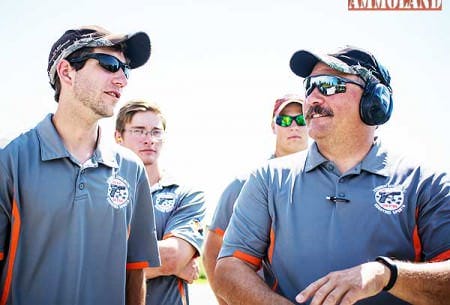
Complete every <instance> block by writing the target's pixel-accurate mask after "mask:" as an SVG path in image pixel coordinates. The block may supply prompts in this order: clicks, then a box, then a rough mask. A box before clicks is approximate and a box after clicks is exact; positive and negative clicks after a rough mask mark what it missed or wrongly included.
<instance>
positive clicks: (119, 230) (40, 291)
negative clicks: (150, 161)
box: [0, 26, 160, 305]
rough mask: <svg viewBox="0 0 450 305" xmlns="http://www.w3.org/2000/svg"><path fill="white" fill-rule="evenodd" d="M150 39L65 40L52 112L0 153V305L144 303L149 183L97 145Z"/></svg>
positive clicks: (136, 165)
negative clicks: (102, 121)
mask: <svg viewBox="0 0 450 305" xmlns="http://www.w3.org/2000/svg"><path fill="white" fill-rule="evenodd" d="M149 57H150V40H149V37H148V35H147V34H146V33H144V32H137V33H133V34H127V35H118V34H113V33H111V32H109V31H107V30H105V29H103V28H101V27H98V26H88V27H82V28H78V29H72V30H68V31H66V32H65V33H64V34H63V35H62V36H61V38H59V39H58V41H57V42H55V44H54V45H53V47H52V49H51V52H50V55H49V61H48V70H47V72H48V76H49V79H50V84H51V86H52V87H53V88H54V89H55V100H56V101H57V102H58V106H57V109H56V112H55V113H54V114H49V115H47V116H46V117H45V118H44V119H43V120H42V121H41V122H40V123H39V124H38V125H37V126H36V127H35V128H33V129H31V130H30V131H28V132H27V133H25V134H22V135H20V136H19V137H18V138H16V139H15V140H13V141H12V142H11V143H10V144H9V145H7V146H6V147H5V148H4V149H3V150H2V151H1V152H0V172H1V173H2V174H1V175H0V207H1V209H0V259H1V266H0V267H1V269H0V272H1V278H0V289H1V290H2V294H1V299H0V304H84V305H85V304H92V305H94V304H117V305H123V304H125V302H127V304H135V303H138V302H142V301H143V300H144V297H145V286H144V285H143V271H142V270H143V268H145V267H150V266H152V267H155V266H159V264H160V261H159V254H158V250H157V249H158V248H157V240H156V232H155V223H154V215H153V208H152V204H149V202H148V200H149V198H151V196H150V189H149V183H148V180H147V175H146V173H145V169H144V167H143V165H142V162H140V160H139V158H138V157H137V156H136V155H134V154H133V153H131V152H130V151H128V150H124V149H122V148H121V147H120V146H117V145H115V144H112V143H111V144H110V142H108V141H105V139H104V137H103V136H102V133H101V130H100V128H99V125H98V121H99V119H101V118H105V117H110V116H112V115H113V109H114V106H115V105H116V104H117V102H118V101H119V98H120V96H121V94H122V90H123V88H124V87H125V86H126V85H127V82H128V77H129V74H130V70H131V69H134V68H137V67H140V66H142V65H143V64H145V63H146V62H147V60H148V58H149Z"/></svg>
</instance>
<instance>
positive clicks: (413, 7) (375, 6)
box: [348, 0, 442, 11]
mask: <svg viewBox="0 0 450 305" xmlns="http://www.w3.org/2000/svg"><path fill="white" fill-rule="evenodd" d="M348 10H349V11H442V0H348Z"/></svg>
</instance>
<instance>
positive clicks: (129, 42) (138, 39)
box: [123, 32, 151, 69]
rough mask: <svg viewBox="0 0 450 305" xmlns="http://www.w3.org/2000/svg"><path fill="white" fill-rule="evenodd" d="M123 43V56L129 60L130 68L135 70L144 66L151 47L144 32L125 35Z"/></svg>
mask: <svg viewBox="0 0 450 305" xmlns="http://www.w3.org/2000/svg"><path fill="white" fill-rule="evenodd" d="M127 36H128V37H127V39H126V40H124V41H123V42H124V43H125V45H126V46H127V47H126V50H125V56H126V57H127V58H128V59H129V60H130V63H129V65H130V68H131V69H135V68H138V67H140V66H142V65H144V64H145V63H146V62H147V61H148V59H149V58H150V53H151V45H150V38H149V37H148V35H147V34H146V33H144V32H137V33H133V34H131V35H127Z"/></svg>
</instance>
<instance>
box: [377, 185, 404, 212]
mask: <svg viewBox="0 0 450 305" xmlns="http://www.w3.org/2000/svg"><path fill="white" fill-rule="evenodd" d="M373 191H374V193H375V201H376V203H375V207H376V208H377V209H378V210H379V211H381V212H383V213H386V214H389V215H391V214H398V213H400V212H401V211H403V209H404V208H405V204H404V200H405V194H404V190H403V188H402V187H401V186H394V185H382V186H379V187H377V188H375V189H374V190H373Z"/></svg>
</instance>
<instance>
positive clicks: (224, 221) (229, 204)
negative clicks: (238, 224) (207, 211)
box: [208, 178, 245, 236]
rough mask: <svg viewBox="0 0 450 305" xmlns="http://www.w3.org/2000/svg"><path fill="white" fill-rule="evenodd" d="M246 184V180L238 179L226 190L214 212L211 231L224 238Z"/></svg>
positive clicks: (210, 226)
mask: <svg viewBox="0 0 450 305" xmlns="http://www.w3.org/2000/svg"><path fill="white" fill-rule="evenodd" d="M244 183H245V180H242V179H238V178H236V179H234V180H233V181H232V182H231V183H230V184H228V185H227V187H226V188H225V189H224V191H223V192H222V195H221V196H220V198H219V201H218V203H217V206H216V209H215V211H214V215H213V218H212V221H211V224H210V225H209V226H208V228H209V230H211V231H214V232H215V233H217V234H219V235H222V236H223V234H224V233H225V230H226V229H227V227H228V224H229V223H230V218H231V215H232V214H233V208H234V205H235V203H236V200H237V198H238V196H239V194H240V192H241V190H242V187H243V186H244Z"/></svg>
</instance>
